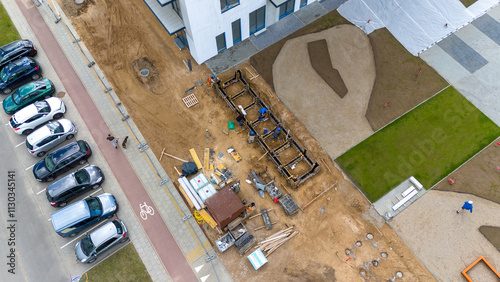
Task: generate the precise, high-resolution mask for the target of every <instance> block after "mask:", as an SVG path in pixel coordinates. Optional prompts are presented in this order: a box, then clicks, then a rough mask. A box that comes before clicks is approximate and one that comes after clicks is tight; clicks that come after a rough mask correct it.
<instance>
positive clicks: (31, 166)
mask: <svg viewBox="0 0 500 282" xmlns="http://www.w3.org/2000/svg"><path fill="white" fill-rule="evenodd" d="M35 165H36V164H32V165H30V166H29V167H27V168H26V169H25V170H28V169H30V168H33V167H34V166H35Z"/></svg>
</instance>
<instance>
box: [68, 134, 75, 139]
mask: <svg viewBox="0 0 500 282" xmlns="http://www.w3.org/2000/svg"><path fill="white" fill-rule="evenodd" d="M73 137H75V135H73V134H70V135H68V136H66V140H69V139H71V138H73Z"/></svg>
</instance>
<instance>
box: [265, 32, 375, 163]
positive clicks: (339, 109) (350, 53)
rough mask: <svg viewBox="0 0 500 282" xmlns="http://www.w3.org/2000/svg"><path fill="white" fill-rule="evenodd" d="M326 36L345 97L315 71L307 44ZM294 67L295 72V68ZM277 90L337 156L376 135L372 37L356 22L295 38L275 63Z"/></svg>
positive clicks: (335, 156)
mask: <svg viewBox="0 0 500 282" xmlns="http://www.w3.org/2000/svg"><path fill="white" fill-rule="evenodd" d="M321 39H325V40H326V41H327V44H328V50H329V53H330V58H331V62H332V66H333V68H335V69H337V70H338V71H339V73H340V75H341V77H342V79H343V80H344V83H345V85H346V87H347V89H348V94H347V95H345V97H343V98H342V95H340V94H337V93H336V92H335V91H334V90H333V89H332V88H331V87H330V86H329V85H328V84H327V83H326V82H325V81H324V80H323V78H321V76H320V75H319V74H318V73H317V72H316V71H315V70H314V69H313V67H312V65H311V61H310V57H309V52H308V48H307V45H308V43H309V42H314V41H317V40H321ZM290 70H294V71H292V72H291V71H290ZM273 77H274V87H275V89H276V94H277V95H278V97H280V98H281V99H282V100H283V103H285V105H286V106H287V107H288V108H289V109H290V110H291V111H292V112H293V113H294V114H295V116H296V117H297V118H298V119H299V120H300V121H301V122H302V123H304V125H305V126H306V127H307V129H308V130H309V132H310V133H311V135H312V136H313V137H314V138H315V139H316V140H318V142H319V143H320V144H321V146H322V147H323V148H324V149H325V150H326V151H327V153H328V154H329V155H330V156H331V157H332V158H334V159H335V158H337V157H338V156H340V155H341V154H342V153H344V152H345V151H347V150H348V149H349V148H351V147H352V146H354V145H356V144H357V143H359V142H360V141H362V140H363V139H365V138H367V137H368V136H370V135H371V134H372V133H373V131H372V129H371V127H370V124H369V123H368V120H367V119H366V117H365V114H366V110H367V108H368V103H369V101H370V96H371V93H372V87H373V83H374V81H375V62H374V60H373V52H372V48H371V45H370V40H369V39H368V37H367V36H366V35H365V34H364V33H363V31H361V30H360V29H359V28H357V27H355V26H353V25H338V26H335V27H333V28H330V29H327V30H325V31H322V32H318V33H312V34H308V35H304V36H300V37H297V38H294V39H291V40H289V41H288V42H287V43H286V44H285V45H284V46H283V48H282V49H281V51H280V53H279V55H278V57H277V58H276V61H275V62H274V65H273Z"/></svg>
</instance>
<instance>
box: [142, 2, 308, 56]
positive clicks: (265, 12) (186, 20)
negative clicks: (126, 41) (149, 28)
mask: <svg viewBox="0 0 500 282" xmlns="http://www.w3.org/2000/svg"><path fill="white" fill-rule="evenodd" d="M316 1H317V0H144V2H145V3H146V4H147V5H148V6H149V8H150V9H151V11H152V12H153V13H154V14H155V16H156V17H157V18H158V20H159V21H160V22H161V23H162V25H163V26H164V27H165V29H166V30H167V32H168V33H169V34H170V35H175V36H176V39H175V42H176V43H177V45H178V46H179V47H180V48H183V47H184V46H186V47H187V48H188V49H189V51H190V52H191V55H192V56H193V58H194V59H195V60H196V62H197V63H198V64H201V63H203V62H204V61H206V60H208V59H210V58H211V57H213V56H215V55H217V54H218V53H219V52H221V51H223V50H225V49H227V48H231V47H232V46H233V45H234V44H235V43H237V42H238V41H241V40H244V39H246V38H248V37H249V36H251V35H252V34H255V35H258V34H259V33H260V32H263V31H265V28H266V27H268V26H270V25H272V24H274V23H276V22H278V21H279V20H280V19H282V18H283V17H285V16H287V15H289V14H291V13H293V12H295V11H297V10H299V9H300V8H302V7H304V6H306V5H308V4H311V3H312V2H316Z"/></svg>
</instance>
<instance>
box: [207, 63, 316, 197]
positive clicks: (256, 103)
mask: <svg viewBox="0 0 500 282" xmlns="http://www.w3.org/2000/svg"><path fill="white" fill-rule="evenodd" d="M238 82H240V83H241V84H242V85H243V90H241V91H239V92H238V93H236V94H235V95H232V96H230V95H228V94H227V92H226V91H225V89H226V88H227V87H229V86H230V85H232V84H235V83H238ZM213 87H214V88H215V89H216V91H217V93H218V94H219V96H220V97H221V98H222V99H223V100H224V101H225V102H226V104H227V106H228V107H229V108H230V109H231V111H233V112H234V113H236V114H237V115H240V114H242V111H241V109H240V108H239V107H238V106H236V104H235V103H234V101H235V100H236V99H237V98H239V97H241V96H243V95H246V94H248V95H250V96H251V98H252V103H250V104H249V105H247V106H245V107H243V106H242V108H243V109H244V111H245V112H246V111H247V110H249V109H251V108H253V107H259V108H260V107H265V108H266V109H268V111H269V114H268V115H269V116H268V117H267V118H266V120H267V119H270V120H271V121H272V122H273V123H274V125H275V127H274V128H273V129H272V130H270V131H269V132H267V133H266V134H263V135H260V134H259V133H258V131H257V130H256V129H255V127H256V126H257V125H258V124H259V123H260V122H261V120H259V119H257V120H254V121H249V120H247V117H246V116H245V117H244V118H243V120H242V123H243V124H244V125H245V127H246V129H247V130H249V131H253V132H254V133H255V134H256V139H257V142H258V143H259V144H260V146H261V147H262V149H263V150H264V151H265V154H267V155H268V157H269V158H270V159H271V161H272V162H273V163H274V164H275V165H276V167H277V168H278V171H279V172H280V173H281V174H282V175H283V176H284V177H285V178H286V179H287V181H288V183H289V184H290V186H291V187H292V188H297V187H298V186H299V185H300V184H302V183H303V182H304V181H306V180H307V179H308V178H310V177H312V176H313V175H315V174H317V173H318V172H319V171H320V165H319V164H318V163H317V162H315V161H313V160H312V159H311V157H310V156H309V155H307V150H306V149H304V148H302V147H301V146H300V145H299V144H298V143H297V142H296V141H295V139H293V138H292V137H291V134H290V132H289V131H287V130H286V128H285V127H284V126H283V124H282V123H281V122H280V120H279V119H278V118H277V117H276V116H275V115H274V114H273V113H272V111H271V110H270V109H269V107H268V106H267V104H266V103H265V102H264V101H262V99H261V98H260V96H259V95H257V94H256V93H255V91H254V90H253V89H252V88H251V87H250V84H249V83H248V82H247V81H246V80H245V79H244V78H243V75H242V73H241V71H240V70H237V71H236V72H235V73H234V77H232V78H230V79H229V80H227V81H224V82H221V81H220V80H218V79H217V81H216V82H215V83H214V84H213ZM278 127H280V128H281V130H282V131H283V132H284V133H285V134H286V140H285V143H283V144H282V145H280V146H278V147H277V148H275V149H271V148H270V147H269V145H267V143H266V140H267V139H268V138H269V137H270V136H272V135H273V133H274V132H275V131H276V130H277V128H278ZM289 147H293V148H294V149H295V150H297V152H298V154H297V156H296V157H294V158H293V159H292V160H291V161H289V162H287V163H283V162H282V161H281V160H280V158H279V153H280V152H282V151H283V150H285V149H287V148H289ZM300 161H305V163H306V164H307V165H308V166H309V170H307V172H305V173H304V174H302V175H294V174H292V172H291V168H292V166H293V165H294V164H296V163H298V162H300Z"/></svg>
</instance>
